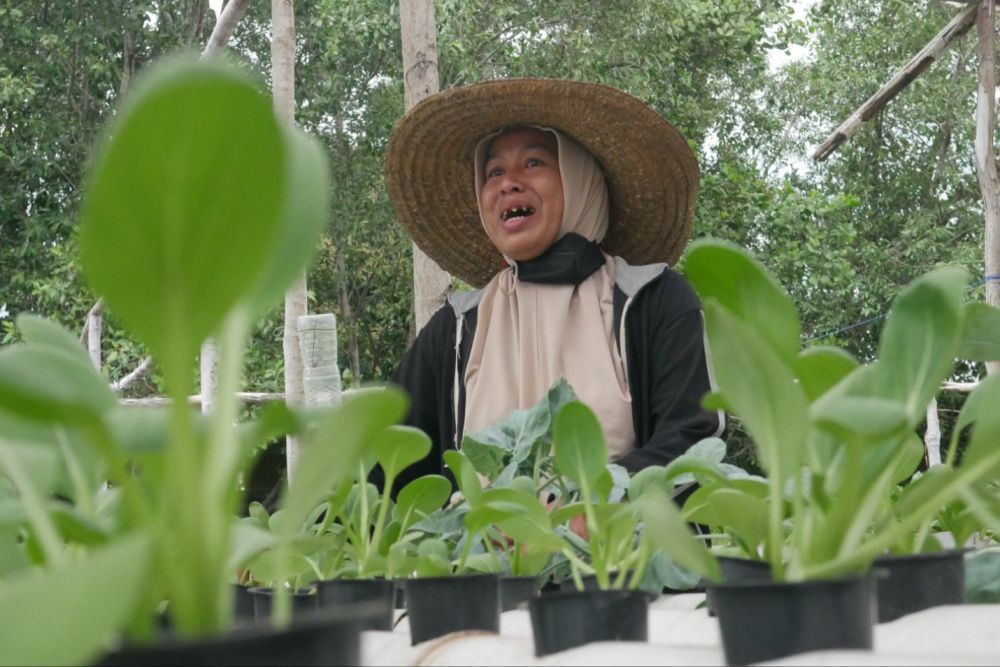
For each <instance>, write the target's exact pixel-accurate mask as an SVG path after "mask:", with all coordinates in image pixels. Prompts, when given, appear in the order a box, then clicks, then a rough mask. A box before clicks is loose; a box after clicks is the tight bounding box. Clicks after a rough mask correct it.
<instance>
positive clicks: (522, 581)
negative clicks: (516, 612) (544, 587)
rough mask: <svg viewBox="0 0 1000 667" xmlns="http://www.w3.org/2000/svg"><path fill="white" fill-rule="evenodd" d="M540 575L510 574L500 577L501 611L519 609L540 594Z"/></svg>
mask: <svg viewBox="0 0 1000 667" xmlns="http://www.w3.org/2000/svg"><path fill="white" fill-rule="evenodd" d="M540 588H541V584H540V583H539V581H538V577H533V576H514V575H509V576H506V577H500V611H510V610H511V609H517V608H518V607H520V606H521V604H522V603H524V602H527V601H528V600H532V599H534V598H536V597H538V595H539V590H540Z"/></svg>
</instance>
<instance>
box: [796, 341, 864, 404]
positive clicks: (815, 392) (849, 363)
mask: <svg viewBox="0 0 1000 667" xmlns="http://www.w3.org/2000/svg"><path fill="white" fill-rule="evenodd" d="M857 367H858V362H857V360H856V359H855V358H854V357H852V356H851V355H850V354H848V353H847V352H845V351H844V350H841V349H840V348H838V347H829V346H825V345H818V346H816V347H811V348H809V349H808V350H804V351H802V352H801V353H800V354H799V356H798V357H797V358H796V359H795V374H796V375H798V377H799V382H801V383H802V389H803V391H805V393H806V397H807V398H808V399H809V400H811V401H814V400H816V399H817V398H819V397H820V396H822V395H823V394H824V393H826V391H827V390H828V389H830V387H832V386H834V385H835V384H837V383H838V382H840V381H841V380H843V379H844V378H845V377H846V376H847V375H848V374H850V372H851V371H853V370H854V369H855V368H857Z"/></svg>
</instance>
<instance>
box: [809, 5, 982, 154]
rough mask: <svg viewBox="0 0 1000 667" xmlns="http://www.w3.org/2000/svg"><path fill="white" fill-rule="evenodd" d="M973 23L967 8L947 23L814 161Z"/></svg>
mask: <svg viewBox="0 0 1000 667" xmlns="http://www.w3.org/2000/svg"><path fill="white" fill-rule="evenodd" d="M975 21H976V7H975V6H970V7H967V8H965V9H963V10H962V11H960V12H959V13H958V14H956V15H955V17H954V18H953V19H952V20H951V21H949V22H948V25H946V26H945V27H944V28H943V29H942V30H941V32H939V33H938V34H937V35H935V36H934V39H932V40H931V41H930V42H928V44H927V46H925V47H924V48H922V49H920V51H919V52H918V53H917V55H915V56H913V57H912V58H910V60H909V62H907V63H906V64H905V65H903V67H901V68H900V69H899V71H898V72H896V73H895V74H894V75H893V76H892V78H891V79H889V81H887V82H886V83H885V85H883V86H882V87H881V88H880V89H879V90H878V92H877V93H875V94H874V95H872V96H871V97H869V98H868V100H867V101H866V102H865V103H864V104H862V105H861V106H860V107H858V109H857V111H855V112H854V113H852V114H851V115H850V117H849V118H848V119H847V120H845V121H844V122H843V123H841V124H840V127H838V128H837V129H836V130H834V131H833V132H832V133H831V134H830V136H829V137H827V138H826V140H825V141H824V142H823V143H822V144H820V145H819V148H817V149H816V150H815V152H813V155H812V157H813V159H814V160H817V161H822V160H825V159H826V158H828V157H829V156H830V154H831V153H833V152H834V151H835V150H837V149H838V148H839V147H840V145H841V144H843V143H844V142H845V141H847V140H848V139H850V138H851V137H853V136H854V135H855V134H857V132H858V130H859V129H861V126H862V125H863V124H864V123H866V122H868V121H869V120H871V119H872V118H873V117H874V116H875V114H876V113H878V112H879V111H880V110H881V109H883V108H884V107H885V105H887V104H888V103H889V102H890V101H891V100H892V98H894V97H896V95H898V94H899V91H901V90H903V89H904V88H906V87H907V86H908V85H910V82H911V81H913V80H914V79H915V78H917V77H918V76H920V73H921V72H923V71H924V70H925V69H927V67H928V66H929V65H930V64H931V63H932V62H934V60H935V59H936V58H937V57H938V56H940V55H941V54H942V53H944V51H945V49H947V48H948V47H949V46H951V44H952V42H954V41H955V40H956V39H957V38H959V37H961V36H962V35H964V34H965V33H966V32H968V30H969V28H971V27H972V24H973V23H975Z"/></svg>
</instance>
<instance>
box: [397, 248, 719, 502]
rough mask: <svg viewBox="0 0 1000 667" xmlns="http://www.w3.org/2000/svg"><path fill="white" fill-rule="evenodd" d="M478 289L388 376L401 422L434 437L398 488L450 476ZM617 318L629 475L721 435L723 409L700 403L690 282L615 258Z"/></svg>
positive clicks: (430, 327) (443, 315) (700, 354)
mask: <svg viewBox="0 0 1000 667" xmlns="http://www.w3.org/2000/svg"><path fill="white" fill-rule="evenodd" d="M480 296H481V291H477V292H466V293H460V294H453V295H452V296H451V297H450V298H449V302H448V303H447V304H445V305H444V306H443V307H442V308H441V309H440V310H438V312H437V313H435V314H434V316H433V317H432V318H431V320H430V322H428V323H427V326H425V327H424V328H423V330H422V331H421V332H420V334H419V335H418V336H417V339H416V341H415V342H414V344H413V346H412V347H411V348H410V350H409V351H408V352H407V353H406V356H405V357H404V358H403V361H402V364H401V365H400V367H399V369H398V370H397V372H396V375H395V376H394V377H393V382H394V383H396V384H397V385H399V386H401V387H402V388H403V389H405V390H406V391H407V392H408V393H409V395H410V399H411V405H410V411H409V415H408V417H407V420H406V423H407V424H409V425H411V426H416V427H418V428H420V429H421V430H423V431H424V432H425V433H427V434H428V435H429V436H430V437H431V441H432V442H433V447H432V449H431V453H430V454H429V455H428V456H427V458H425V459H424V460H423V461H421V462H419V463H417V464H415V465H413V466H411V467H410V468H408V469H407V470H406V471H405V472H404V473H403V475H401V478H400V479H399V481H398V482H397V484H396V485H395V486H396V488H397V489H399V488H401V487H402V486H403V485H405V484H406V483H407V482H409V481H410V480H413V479H415V478H416V477H419V476H422V475H427V474H435V473H436V474H444V475H446V476H447V477H449V478H450V475H448V473H447V470H446V466H445V465H444V459H443V454H444V452H445V451H446V450H447V449H455V448H456V446H457V444H458V441H459V438H456V432H457V433H461V429H462V423H461V421H462V419H463V417H464V414H465V386H464V383H463V382H460V381H459V382H457V385H458V386H457V387H456V378H458V379H461V378H463V377H464V374H465V363H466V362H467V360H468V355H469V350H470V348H471V347H472V340H473V336H474V334H475V331H476V316H477V308H478V306H479V298H480ZM614 316H615V327H614V331H615V337H616V339H617V340H618V345H619V352H620V353H621V355H622V359H623V360H625V362H626V368H627V371H628V383H629V391H630V393H631V396H632V421H633V424H634V425H635V436H636V437H635V446H636V448H635V449H634V450H633V451H632V452H630V453H629V454H627V455H626V456H625V457H624V458H622V459H620V460H619V461H618V463H619V464H621V465H623V466H624V467H625V468H627V469H628V470H629V472H636V471H638V470H641V469H642V468H645V467H647V466H650V465H665V464H667V463H669V462H670V461H672V460H673V459H675V458H677V457H678V456H680V455H681V454H682V453H684V452H685V451H686V450H687V449H688V447H690V446H691V445H693V444H694V443H696V442H698V441H699V440H701V439H702V438H706V437H709V436H712V435H721V434H722V433H723V431H724V429H725V416H724V415H723V414H722V413H721V412H708V411H706V410H704V409H702V408H701V405H700V401H701V398H702V397H703V396H704V395H705V393H706V392H708V391H710V387H711V379H710V368H709V363H708V359H707V355H706V352H705V343H704V328H703V324H702V316H701V307H700V304H699V302H698V298H697V296H695V294H694V291H693V290H692V289H691V287H690V285H689V284H688V283H687V281H686V280H685V279H684V278H683V277H682V276H681V275H680V274H678V273H675V272H674V271H672V270H670V269H669V268H667V267H666V265H664V264H651V265H645V266H631V265H629V264H627V263H625V262H624V261H623V260H622V259H620V258H616V269H615V292H614ZM623 320H624V326H621V324H622V322H623ZM459 336H460V337H461V338H460V340H459V345H457V346H456V339H458V338H459ZM622 336H624V341H622V340H621V338H622ZM456 347H457V348H458V350H459V353H460V354H459V356H458V358H457V359H456V355H455V351H456ZM456 389H457V391H456ZM456 403H457V405H458V410H457V411H456V410H454V406H455V404H456ZM456 415H457V418H456Z"/></svg>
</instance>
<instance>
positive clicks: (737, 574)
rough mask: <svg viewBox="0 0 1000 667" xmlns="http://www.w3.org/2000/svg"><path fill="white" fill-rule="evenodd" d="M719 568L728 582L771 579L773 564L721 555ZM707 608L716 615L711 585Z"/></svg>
mask: <svg viewBox="0 0 1000 667" xmlns="http://www.w3.org/2000/svg"><path fill="white" fill-rule="evenodd" d="M719 569H720V570H721V571H722V581H723V582H725V583H727V584H738V583H751V582H753V583H760V582H768V581H771V565H770V563H767V562H765V561H762V560H750V559H749V558H734V557H732V556H719ZM705 608H706V609H707V610H708V615H709V616H715V601H714V600H713V593H712V587H711V586H709V587H708V588H707V589H706V590H705Z"/></svg>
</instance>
